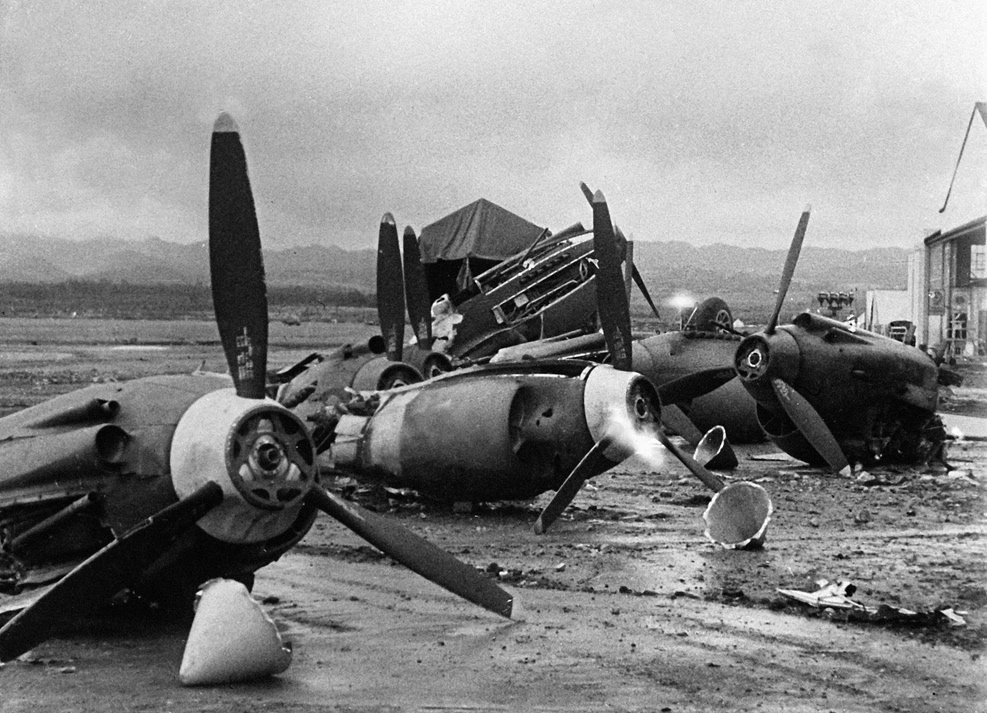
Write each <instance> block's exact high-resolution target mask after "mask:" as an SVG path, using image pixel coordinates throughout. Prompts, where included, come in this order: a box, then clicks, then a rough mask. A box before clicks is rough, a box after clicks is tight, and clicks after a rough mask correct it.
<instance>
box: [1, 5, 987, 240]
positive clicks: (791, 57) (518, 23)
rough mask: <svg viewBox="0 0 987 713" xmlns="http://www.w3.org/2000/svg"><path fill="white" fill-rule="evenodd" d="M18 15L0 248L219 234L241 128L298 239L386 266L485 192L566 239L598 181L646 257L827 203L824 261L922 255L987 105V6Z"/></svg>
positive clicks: (210, 9)
mask: <svg viewBox="0 0 987 713" xmlns="http://www.w3.org/2000/svg"><path fill="white" fill-rule="evenodd" d="M3 12H4V14H3V16H2V18H0V27H2V36H0V72H2V74H0V81H2V83H3V87H4V101H3V102H0V220H2V223H3V227H2V228H0V229H3V230H18V231H31V230H37V231H43V232H51V233H57V234H60V235H67V236H69V237H72V236H79V237H85V236H89V235H93V234H114V235H121V236H123V237H143V236H147V235H157V236H160V237H163V238H167V239H170V240H179V241H183V242H187V241H192V240H202V239H204V238H205V184H206V176H207V162H208V132H209V128H210V126H211V124H212V121H213V120H214V118H215V116H216V115H217V113H218V112H219V111H220V110H228V111H231V112H232V113H233V114H234V116H235V117H236V118H237V121H238V123H239V124H240V126H241V129H242V130H243V132H244V135H245V142H246V145H247V151H248V158H249V160H250V163H251V177H252V181H253V184H254V190H255V192H256V194H257V203H258V211H259V219H260V221H261V230H262V234H263V235H264V239H265V241H268V242H270V243H271V244H275V245H276V244H281V245H284V244H304V243H312V242H325V243H336V244H339V245H342V246H344V247H351V248H352V247H366V246H367V245H369V244H370V243H371V241H372V240H373V237H374V235H375V234H376V227H375V226H376V224H377V221H378V220H379V218H380V215H381V213H383V212H384V211H392V212H393V213H394V214H395V215H396V217H397V218H398V221H399V222H401V223H410V224H412V225H415V226H416V227H418V228H421V227H422V226H423V225H424V224H426V223H428V222H431V221H433V220H436V219H438V218H439V217H441V216H442V215H445V214H446V213H448V212H450V211H451V210H453V209H455V208H457V207H459V206H461V205H463V204H465V203H468V202H470V201H472V200H474V199H475V198H477V197H479V196H485V197H487V198H489V199H491V200H494V201H495V202H498V203H501V204H502V205H504V206H505V207H507V208H509V209H511V210H514V211H515V212H518V213H520V214H521V215H523V216H525V217H527V218H529V219H531V220H533V221H535V222H538V223H541V224H546V225H548V226H550V227H553V228H561V227H563V226H565V225H568V224H569V223H572V222H574V221H576V220H583V221H586V220H588V218H589V211H588V208H587V207H586V206H585V203H584V202H583V200H582V196H581V195H580V193H579V191H578V187H577V186H578V182H579V181H580V180H585V181H587V182H588V183H589V184H590V185H591V186H593V187H594V188H602V189H603V190H604V191H605V192H606V194H607V196H608V198H609V199H610V201H611V203H612V210H613V213H614V216H615V219H616V220H617V221H618V222H619V223H620V224H621V225H622V226H623V227H624V228H625V230H627V231H628V232H631V233H634V234H635V236H637V237H638V238H639V239H641V238H644V239H671V238H676V239H686V240H691V241H695V242H713V241H724V242H734V243H740V244H757V245H765V246H771V247H779V246H783V245H785V244H787V241H788V239H789V237H790V234H791V229H792V225H793V224H794V222H795V220H796V219H797V215H798V212H799V211H800V210H801V208H802V206H803V204H805V203H806V202H812V203H813V204H814V206H815V207H816V209H817V212H816V215H815V217H814V221H813V228H814V230H813V231H810V232H812V233H814V234H811V235H810V236H809V240H810V241H813V240H818V241H820V242H821V243H824V244H848V245H858V244H860V245H870V244H896V245H900V244H905V245H907V244H911V243H913V242H915V241H916V240H917V238H918V236H919V234H920V233H921V230H922V228H924V227H927V226H928V225H930V224H934V223H930V221H935V220H936V219H937V218H936V214H935V209H936V208H938V205H939V203H940V202H941V196H942V195H943V194H944V192H945V188H946V186H947V185H948V180H949V174H950V172H951V170H952V161H953V160H954V157H955V152H956V151H957V150H958V146H959V141H960V139H961V138H962V130H963V128H964V127H965V123H964V122H965V121H966V118H967V117H968V115H969V111H970V108H971V107H972V105H973V102H974V101H975V100H977V99H984V98H985V96H984V95H985V94H987V91H985V81H984V79H985V72H984V66H983V58H982V56H981V50H980V39H981V37H982V30H983V28H984V12H985V11H984V10H983V9H982V8H981V5H980V3H976V2H968V3H966V2H957V3H950V4H944V3H940V2H931V1H930V2H909V3H891V2H888V3H872V4H868V5H867V6H866V7H863V6H859V5H857V4H856V3H832V2H794V1H793V2H784V3H773V4H772V5H771V6H770V7H766V6H761V5H755V4H748V3H730V4H723V3H696V2H681V3H679V2H671V3H660V4H657V3H650V2H639V3H605V2H593V1H591V0H585V1H581V2H574V3H565V4H562V5H559V4H557V3H548V2H535V3H530V2H526V3H520V2H516V3H511V2H505V3H496V4H493V3H461V2H444V3H436V2H429V3H424V2H421V3H412V2H379V3H325V2H291V3H276V2H226V3H199V2H192V1H191V0H189V1H187V2H150V1H148V2H137V3H135V2H118V3H112V2H110V3H100V4H90V3H81V2H80V3H72V2H63V3H23V4H19V5H18V4H16V3H14V4H10V5H8V6H6V10H5V11H3ZM978 93H979V94H978ZM975 153H976V152H975ZM983 158H984V154H983V153H981V154H980V155H972V156H969V157H967V158H966V159H964V161H965V162H966V161H967V160H969V161H970V164H969V165H970V166H971V167H975V166H977V165H979V166H981V167H982V166H983V162H982V160H983ZM978 160H979V161H980V163H979V164H977V161H978ZM974 183H976V182H974ZM964 191H965V197H966V198H968V199H970V200H972V201H973V202H974V203H976V201H977V200H978V191H979V192H981V193H982V187H981V186H977V185H972V186H968V187H967V189H964ZM961 193H963V191H961ZM962 198H963V196H962V195H961V197H960V199H962ZM960 199H958V200H960ZM981 202H982V201H981Z"/></svg>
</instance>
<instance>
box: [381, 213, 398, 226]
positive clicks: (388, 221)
mask: <svg viewBox="0 0 987 713" xmlns="http://www.w3.org/2000/svg"><path fill="white" fill-rule="evenodd" d="M380 223H381V225H395V223H394V216H393V215H391V214H390V213H384V215H382V216H381V218H380Z"/></svg>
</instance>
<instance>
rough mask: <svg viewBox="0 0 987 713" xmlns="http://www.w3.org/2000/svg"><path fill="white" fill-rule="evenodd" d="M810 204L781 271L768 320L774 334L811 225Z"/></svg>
mask: <svg viewBox="0 0 987 713" xmlns="http://www.w3.org/2000/svg"><path fill="white" fill-rule="evenodd" d="M809 211H810V208H809V206H806V207H805V210H804V211H802V216H801V217H800V218H799V224H798V226H796V228H795V235H794V236H793V237H792V244H791V246H790V247H789V248H788V257H786V258H785V267H784V269H783V270H782V271H781V282H780V283H779V285H778V299H777V300H776V301H775V311H774V312H772V313H771V319H770V320H769V321H768V326H767V329H765V330H764V331H765V332H766V333H768V334H774V331H775V327H777V326H778V317H779V316H780V315H781V308H782V307H783V306H784V304H785V296H786V295H787V294H788V287H789V285H791V284H792V275H793V274H794V273H795V265H797V264H798V261H799V253H800V252H802V240H803V239H804V238H805V229H806V228H807V227H808V225H809Z"/></svg>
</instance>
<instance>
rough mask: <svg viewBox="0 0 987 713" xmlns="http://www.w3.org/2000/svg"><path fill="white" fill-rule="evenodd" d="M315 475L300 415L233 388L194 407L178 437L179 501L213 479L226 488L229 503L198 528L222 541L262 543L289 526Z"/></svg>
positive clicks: (174, 457) (174, 466)
mask: <svg viewBox="0 0 987 713" xmlns="http://www.w3.org/2000/svg"><path fill="white" fill-rule="evenodd" d="M317 472H318V470H317V467H316V465H315V448H314V446H313V444H312V441H311V438H310V437H309V434H308V431H307V430H306V428H305V424H304V423H303V422H302V421H301V420H300V419H299V418H298V417H297V416H296V415H295V414H293V413H292V412H290V411H289V410H287V409H286V408H284V407H282V406H280V405H278V404H277V403H275V402H273V401H269V400H264V399H246V398H242V397H239V396H237V395H236V394H235V393H233V392H232V390H227V389H223V390H219V391H213V392H211V393H208V394H206V395H205V396H203V397H202V398H200V399H199V400H198V401H196V402H195V403H193V404H192V406H190V407H189V409H188V410H187V411H186V412H185V414H184V415H183V416H182V418H181V420H180V421H179V422H178V425H177V426H176V428H175V435H174V437H173V439H172V446H171V477H172V483H173V485H174V488H175V491H176V493H177V494H178V495H179V497H185V496H187V495H188V493H190V492H194V491H195V489H196V488H199V487H202V486H203V485H204V484H205V483H207V482H209V481H212V482H215V483H218V484H219V485H220V486H221V487H222V488H223V493H224V500H223V503H222V504H221V505H220V506H219V507H217V508H215V509H214V510H213V511H211V512H210V513H209V514H208V515H206V516H205V517H204V518H202V519H201V520H200V521H199V523H198V524H199V526H200V527H201V528H202V529H203V530H205V531H206V532H208V533H209V534H210V535H212V536H213V537H216V538H218V539H220V540H223V541H224V542H237V543H243V542H259V541H263V540H268V539H271V538H272V537H276V536H277V535H280V534H281V533H283V532H284V531H286V530H287V529H288V528H290V527H291V526H292V525H293V523H294V521H295V520H296V519H297V517H298V512H299V509H300V508H301V507H302V505H303V500H304V498H305V496H306V495H307V494H308V492H309V490H310V489H311V488H312V484H313V483H314V482H315V480H316V477H317Z"/></svg>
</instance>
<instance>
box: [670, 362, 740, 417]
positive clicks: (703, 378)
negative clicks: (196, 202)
mask: <svg viewBox="0 0 987 713" xmlns="http://www.w3.org/2000/svg"><path fill="white" fill-rule="evenodd" d="M736 375H737V372H736V371H735V370H734V368H733V366H718V367H714V368H712V369H703V370H702V371H694V372H693V373H691V374H686V375H685V376H680V377H679V378H678V379H672V380H671V381H666V382H665V383H664V384H662V385H661V386H659V387H658V396H659V398H660V399H661V403H662V408H665V406H664V405H665V404H677V403H681V402H682V401H688V400H690V399H695V398H698V397H700V396H702V395H703V394H708V393H709V392H710V391H714V390H716V389H718V388H720V387H721V386H723V385H724V384H725V383H727V382H728V381H730V379H732V378H733V377H735V376H736Z"/></svg>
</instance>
